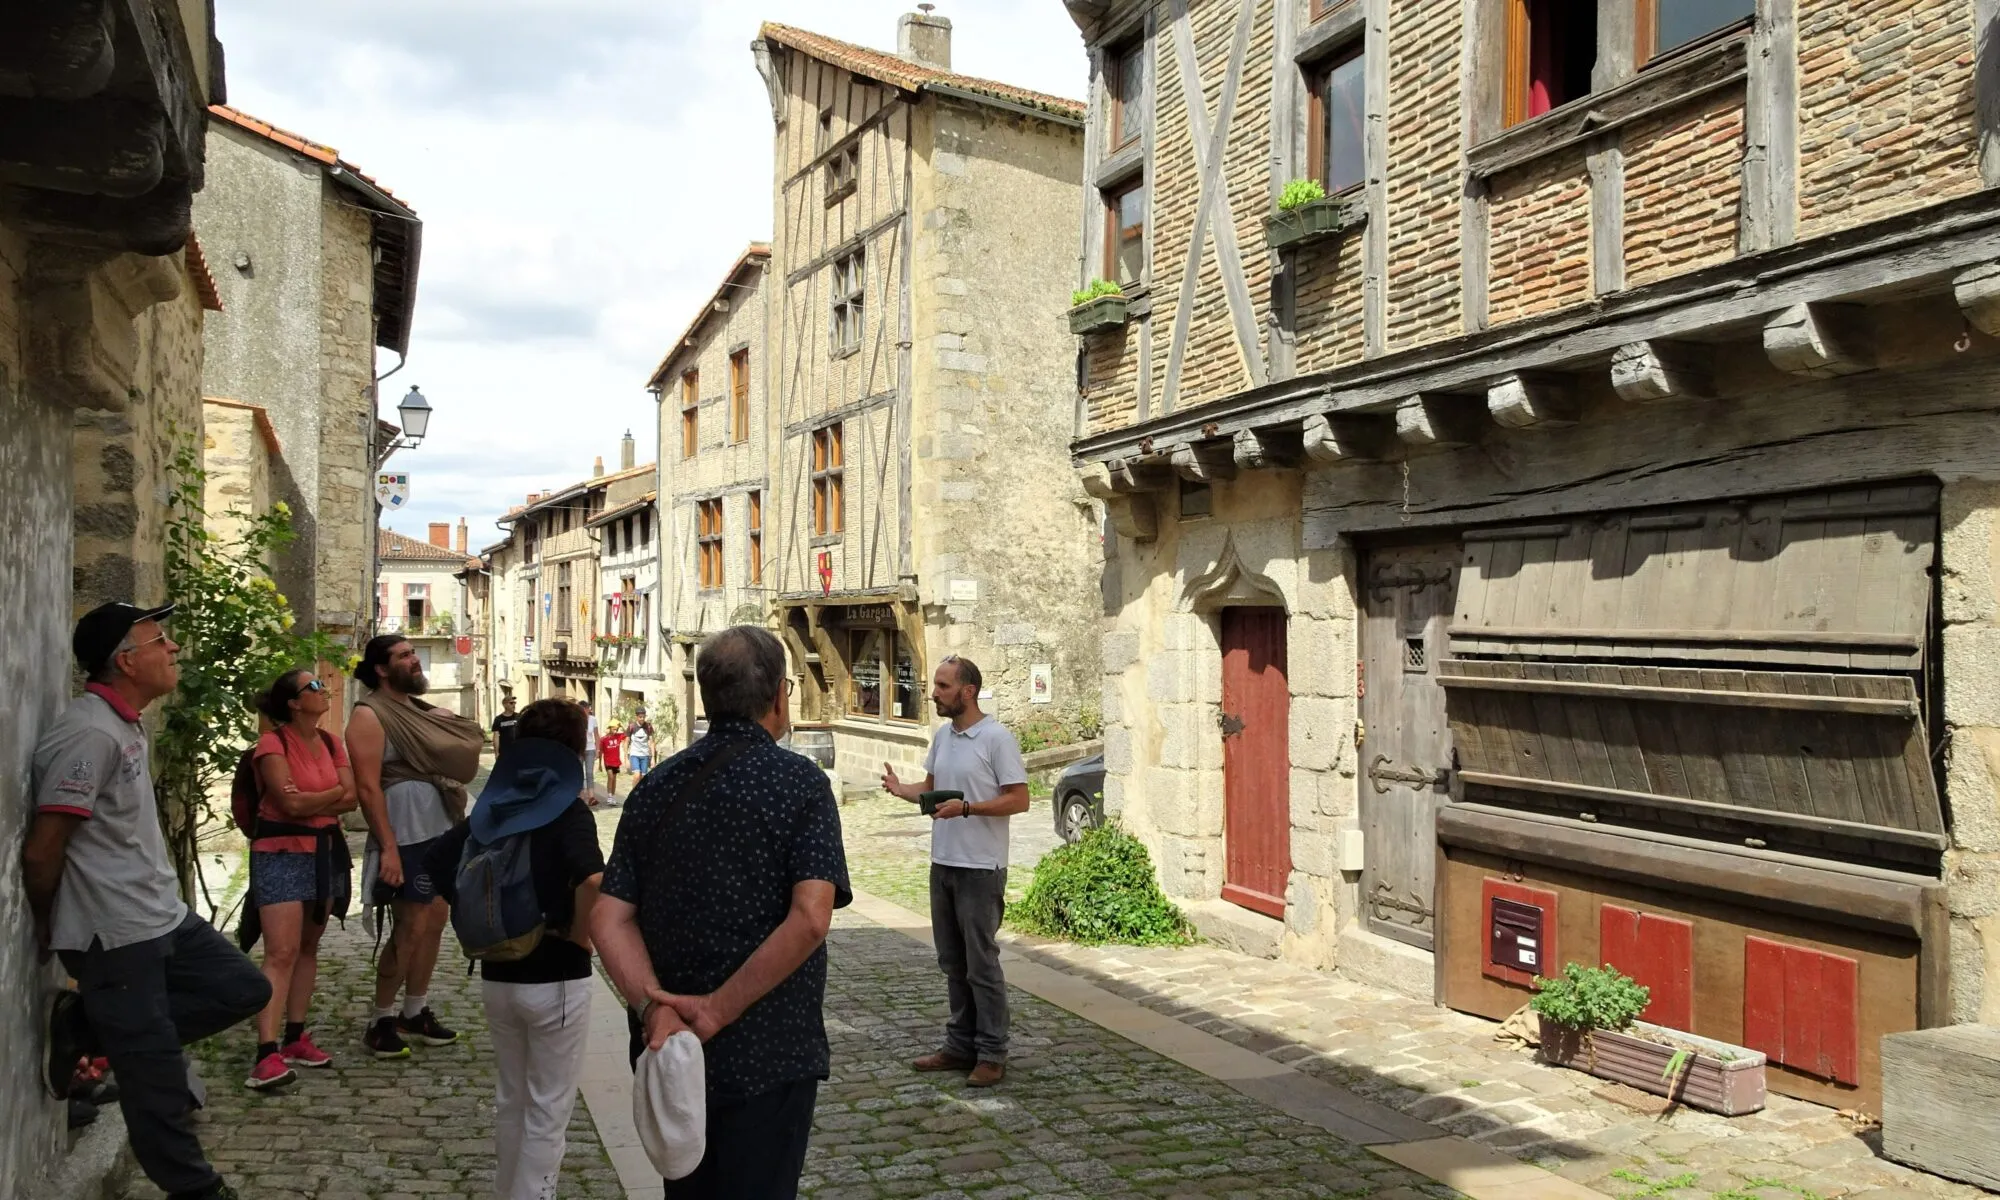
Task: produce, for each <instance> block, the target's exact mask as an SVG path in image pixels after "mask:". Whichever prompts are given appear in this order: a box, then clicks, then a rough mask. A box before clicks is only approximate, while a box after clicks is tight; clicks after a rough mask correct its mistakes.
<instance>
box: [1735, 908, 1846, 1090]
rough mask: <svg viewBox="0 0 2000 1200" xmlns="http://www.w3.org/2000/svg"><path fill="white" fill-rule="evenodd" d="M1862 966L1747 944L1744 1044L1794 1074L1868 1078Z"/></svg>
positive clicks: (1780, 946) (1753, 941)
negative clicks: (1861, 1005) (1863, 1050)
mask: <svg viewBox="0 0 2000 1200" xmlns="http://www.w3.org/2000/svg"><path fill="white" fill-rule="evenodd" d="M1860 980H1861V975H1860V964H1859V963H1857V962H1856V961H1855V960H1854V959H1851V958H1847V957H1844V956H1842V955H1839V954H1828V953H1826V952H1824V951H1821V950H1813V949H1811V948H1809V947H1805V946H1792V945H1787V944H1785V943H1783V942H1773V941H1769V940H1767V939H1765V938H1756V937H1753V938H1745V939H1744V945H1743V1044H1744V1045H1745V1046H1747V1047H1749V1048H1750V1049H1752V1050H1762V1051H1763V1052H1764V1053H1765V1054H1766V1055H1767V1056H1769V1057H1770V1059H1771V1061H1773V1062H1777V1063H1782V1064H1784V1065H1785V1066H1787V1067H1790V1068H1792V1069H1793V1070H1795V1071H1804V1072H1806V1073H1807V1074H1809V1075H1818V1076H1820V1077H1822V1078H1825V1079H1832V1080H1835V1081H1837V1082H1840V1083H1850V1084H1854V1085H1856V1086H1859V1085H1860V1083H1861V1027H1860V1021H1859V1012H1858V1009H1857V1004H1858V1000H1859V991H1860Z"/></svg>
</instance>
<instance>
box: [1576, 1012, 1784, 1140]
mask: <svg viewBox="0 0 2000 1200" xmlns="http://www.w3.org/2000/svg"><path fill="white" fill-rule="evenodd" d="M1541 1020H1542V1049H1541V1057H1542V1061H1543V1062H1549V1063H1554V1064H1555V1065H1557V1066H1560V1067H1571V1068H1574V1069H1575V1070H1578V1071H1584V1072H1587V1073H1589V1074H1592V1075H1595V1076H1597V1077H1598V1078H1599V1079H1609V1080H1611V1081H1612V1082H1614V1083H1622V1084H1625V1085H1627V1086H1629V1087H1635V1088H1638V1089H1639V1090H1640V1091H1642V1092H1651V1093H1652V1094H1653V1095H1655V1096H1665V1097H1666V1098H1667V1099H1669V1100H1672V1101H1674V1102H1675V1103H1677V1104H1685V1105H1687V1106H1689V1107H1690V1108H1699V1109H1702V1110H1704V1111H1706V1112H1712V1113H1721V1114H1722V1115H1723V1116H1725V1117H1736V1116H1742V1115H1743V1114H1744V1113H1753V1112H1757V1111H1758V1110H1760V1109H1762V1108H1763V1107H1764V1055H1763V1053H1762V1052H1761V1051H1757V1050H1745V1049H1744V1048H1743V1047H1741V1046H1732V1045H1730V1044H1729V1043H1727V1042H1718V1041H1714V1040H1712V1039H1710V1038H1704V1037H1696V1036H1695V1035H1694V1034H1691V1033H1682V1032H1680V1031H1679V1030H1677V1029H1663V1028H1661V1027H1660V1026H1658V1025H1648V1024H1646V1023H1645V1022H1644V1021H1636V1022H1634V1023H1633V1026H1632V1028H1633V1030H1634V1031H1636V1032H1635V1033H1617V1032H1613V1031H1612V1030H1608V1029H1599V1030H1595V1031H1592V1032H1590V1033H1589V1034H1585V1033H1584V1032H1583V1031H1582V1030H1577V1029H1572V1028H1570V1027H1569V1026H1567V1025H1558V1024H1556V1023H1555V1022H1553V1021H1550V1020H1549V1019H1548V1018H1547V1017H1543V1018H1542V1019H1541ZM1643 1034H1652V1035H1656V1036H1658V1037H1662V1038H1667V1039H1670V1040H1671V1041H1672V1042H1674V1043H1675V1044H1676V1045H1678V1046H1682V1047H1685V1048H1687V1049H1688V1050H1691V1051H1693V1055H1692V1057H1691V1058H1690V1059H1689V1061H1688V1062H1687V1063H1686V1064H1685V1065H1683V1067H1682V1068H1681V1070H1680V1071H1679V1072H1678V1073H1677V1074H1676V1075H1674V1076H1673V1078H1671V1079H1663V1078H1661V1076H1662V1075H1663V1074H1664V1073H1665V1071H1666V1069H1667V1064H1668V1063H1669V1062H1671V1061H1672V1060H1673V1057H1674V1050H1675V1045H1668V1044H1666V1043H1664V1042H1659V1041H1654V1040H1651V1038H1650V1037H1647V1036H1639V1035H1643Z"/></svg>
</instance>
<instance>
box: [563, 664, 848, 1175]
mask: <svg viewBox="0 0 2000 1200" xmlns="http://www.w3.org/2000/svg"><path fill="white" fill-rule="evenodd" d="M695 679H696V682H697V683H698V684H699V685H700V687H701V700H702V706H703V708H705V709H706V710H707V714H708V721H709V726H708V733H707V734H706V735H705V736H704V737H702V739H701V740H700V741H698V742H696V743H695V744H694V745H692V746H689V747H688V748H687V749H685V750H683V751H681V752H680V753H679V754H676V755H674V756H673V757H672V758H670V759H668V760H667V761H666V762H664V763H661V764H660V765H659V766H657V767H655V768H654V769H653V771H652V773H651V774H649V775H647V776H646V778H645V779H644V780H643V781H642V782H641V783H640V784H639V785H638V786H637V787H635V788H634V789H633V790H632V792H631V793H630V795H629V796H628V797H627V798H626V807H625V815H624V818H623V819H622V820H620V821H619V823H618V835H617V838H616V840H615V841H614V842H613V843H612V849H611V860H610V862H609V864H608V865H607V866H606V867H605V871H604V883H603V889H602V894H601V895H600V897H599V900H598V903H597V906H596V908H595V910H594V911H593V912H592V913H591V922H590V925H591V933H592V936H593V939H594V940H595V942H596V943H597V951H598V954H599V956H600V957H602V958H603V960H604V966H605V969H606V970H607V971H609V972H610V974H611V979H612V981H613V982H614V983H616V984H617V985H618V990H619V992H620V993H622V994H623V995H624V997H625V1001H626V1003H627V1004H629V1005H632V1006H634V1007H636V1008H637V1009H638V1019H639V1024H640V1027H641V1030H642V1033H643V1036H644V1040H645V1042H646V1044H648V1045H650V1046H652V1047H654V1048H656V1049H657V1048H658V1047H660V1046H661V1045H663V1044H664V1043H665V1042H666V1040H667V1038H668V1037H670V1036H672V1035H673V1034H674V1033H676V1032H678V1031H680V1030H682V1029H689V1030H692V1031H693V1032H694V1034H695V1036H697V1037H699V1038H700V1039H701V1040H702V1041H703V1042H704V1043H705V1044H706V1045H705V1048H704V1052H703V1056H704V1063H705V1067H706V1071H707V1085H708V1143H707V1150H706V1153H705V1156H704V1157H703V1158H702V1160H701V1164H700V1165H699V1166H697V1167H696V1168H695V1170H694V1173H693V1174H691V1175H688V1176H686V1177H685V1178H682V1179H675V1180H667V1181H666V1182H665V1189H666V1190H665V1196H666V1200H687V1198H691V1197H701V1198H707V1197H717V1198H721V1197H738V1196H756V1197H759V1198H760V1200H783V1198H785V1197H791V1196H795V1195H796V1194H797V1192H798V1181H799V1175H800V1173H801V1172H802V1171H803V1170H804V1168H805V1155H806V1138H807V1135H808V1134H809V1133H810V1132H811V1130H812V1117H813V1102H814V1099H815V1097H816V1096H817V1094H818V1091H819V1081H820V1080H822V1079H825V1078H826V1077H827V1071H828V1066H829V1057H830V1054H829V1050H828V1046H827V1040H826V1026H825V1024H824V1022H823V1020H822V1018H821V1005H822V1003H823V1001H824V999H825V995H826V946H825V942H826V935H827V930H828V928H829V927H830V926H831V925H832V923H833V910H834V909H836V908H840V907H842V906H844V905H846V904H847V903H848V902H849V901H850V900H851V899H852V898H853V897H852V894H851V893H850V892H849V890H848V885H847V854H846V851H845V850H844V849H843V847H842V845H841V840H840V809H839V807H838V805H837V804H836V803H835V801H834V796H833V789H832V787H831V786H830V785H829V784H828V783H827V780H826V775H825V773H824V772H822V771H821V770H820V769H819V767H818V766H817V765H815V764H814V763H813V762H812V760H810V759H808V758H805V757H803V756H801V755H798V754H794V753H792V752H791V751H789V750H786V749H784V748H782V747H781V746H779V745H778V739H780V738H782V737H784V736H785V734H786V733H787V732H789V731H790V729H791V714H790V706H789V699H790V697H789V692H790V684H791V680H790V679H789V678H788V677H787V675H786V673H785V650H784V647H783V646H782V645H780V644H779V642H778V639H777V638H775V637H773V636H772V635H771V634H770V633H769V632H768V631H766V630H763V629H760V628H758V627H756V626H754V625H736V626H732V627H730V628H728V629H725V630H723V631H721V632H720V633H716V634H713V635H711V636H710V637H709V638H708V640H707V641H705V642H703V643H702V644H701V647H700V650H699V651H698V653H697V656H696V658H695Z"/></svg>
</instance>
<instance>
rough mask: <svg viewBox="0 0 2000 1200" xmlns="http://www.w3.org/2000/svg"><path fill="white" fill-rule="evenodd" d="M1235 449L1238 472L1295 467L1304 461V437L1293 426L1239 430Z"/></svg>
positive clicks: (1296, 427) (1270, 426)
mask: <svg viewBox="0 0 2000 1200" xmlns="http://www.w3.org/2000/svg"><path fill="white" fill-rule="evenodd" d="M1234 450H1235V457H1236V466H1237V468H1238V469H1239V470H1243V471H1262V470H1267V469H1270V468H1273V467H1296V466H1298V465H1299V462H1300V461H1301V460H1302V459H1304V458H1305V435H1304V434H1303V433H1302V432H1300V430H1299V427H1298V426H1296V425H1268V426H1264V427H1261V428H1257V429H1239V430H1237V431H1236V437H1235V444H1234Z"/></svg>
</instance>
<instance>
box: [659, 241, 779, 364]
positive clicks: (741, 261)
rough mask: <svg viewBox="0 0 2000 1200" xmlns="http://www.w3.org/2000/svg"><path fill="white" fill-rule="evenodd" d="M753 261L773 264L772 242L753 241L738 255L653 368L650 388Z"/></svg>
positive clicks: (691, 339) (763, 264) (762, 264)
mask: <svg viewBox="0 0 2000 1200" xmlns="http://www.w3.org/2000/svg"><path fill="white" fill-rule="evenodd" d="M752 262H755V263H757V264H758V265H759V266H763V267H768V266H770V265H771V244H770V243H769V242H751V243H750V245H749V247H748V248H747V249H745V250H744V251H743V253H742V254H740V255H738V256H737V258H736V262H735V264H734V265H732V266H731V267H730V268H729V270H728V272H727V273H725V274H724V275H723V277H722V282H721V283H718V284H716V285H715V294H714V295H711V296H710V297H709V298H708V299H707V300H706V301H704V302H703V304H702V306H701V309H700V311H699V312H697V313H695V315H694V320H692V321H689V322H688V327H687V328H686V329H685V330H683V331H682V332H681V336H680V337H678V338H676V339H675V340H674V343H673V345H671V346H669V347H668V348H667V353H666V357H664V358H662V359H661V360H660V365H659V366H657V367H654V368H653V375H652V378H650V379H648V380H647V381H646V386H647V387H648V388H656V387H659V386H660V385H661V380H663V379H664V378H665V377H666V374H667V364H668V363H671V362H673V361H674V359H675V357H677V356H678V355H679V354H680V352H681V351H682V350H685V349H686V348H687V347H688V345H689V344H690V343H691V342H693V341H694V335H695V334H697V333H699V332H701V327H702V325H703V324H704V323H705V322H706V321H707V320H708V319H709V317H711V316H713V315H715V302H716V301H718V300H720V299H722V298H723V296H724V295H725V294H726V293H727V292H728V291H729V285H730V284H732V283H734V282H735V281H736V277H737V276H738V275H741V274H742V273H743V269H744V268H745V267H748V266H749V265H750V264H751V263H752Z"/></svg>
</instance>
